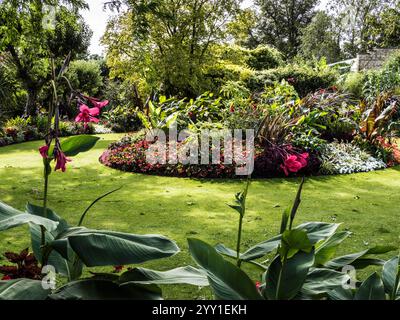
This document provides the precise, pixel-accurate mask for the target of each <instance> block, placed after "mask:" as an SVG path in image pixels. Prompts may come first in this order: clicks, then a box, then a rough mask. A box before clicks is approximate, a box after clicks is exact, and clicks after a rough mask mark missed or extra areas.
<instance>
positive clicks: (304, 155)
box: [297, 152, 310, 168]
mask: <svg viewBox="0 0 400 320" xmlns="http://www.w3.org/2000/svg"><path fill="white" fill-rule="evenodd" d="M309 157H310V155H309V154H308V153H306V152H305V153H302V154H301V155H299V156H297V160H298V161H299V162H300V163H301V165H302V168H305V167H307V164H308V161H307V160H308V158H309Z"/></svg>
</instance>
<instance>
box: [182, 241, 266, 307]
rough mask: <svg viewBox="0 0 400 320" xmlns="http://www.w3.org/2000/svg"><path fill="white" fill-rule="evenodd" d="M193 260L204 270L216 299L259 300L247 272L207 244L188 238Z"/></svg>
mask: <svg viewBox="0 0 400 320" xmlns="http://www.w3.org/2000/svg"><path fill="white" fill-rule="evenodd" d="M188 242H189V251H190V254H191V255H192V257H193V259H194V261H196V263H197V264H198V265H199V266H200V267H201V268H202V269H203V270H204V271H205V272H206V274H207V276H208V280H209V283H210V286H211V289H212V290H213V292H214V294H215V296H216V298H217V299H221V300H260V299H262V297H261V295H260V294H259V293H258V291H257V288H256V285H255V284H254V283H253V281H252V280H251V279H250V278H249V277H248V276H247V274H246V273H245V272H244V271H242V270H241V269H239V268H238V267H236V266H235V265H234V264H232V263H230V262H229V261H226V260H224V258H223V257H222V256H221V255H220V254H218V253H217V251H216V250H215V249H214V248H213V247H212V246H210V245H209V244H207V243H205V242H203V241H201V240H197V239H188Z"/></svg>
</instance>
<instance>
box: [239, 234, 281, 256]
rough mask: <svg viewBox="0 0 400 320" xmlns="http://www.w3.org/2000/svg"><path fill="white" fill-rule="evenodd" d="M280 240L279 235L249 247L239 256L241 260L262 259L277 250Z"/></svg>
mask: <svg viewBox="0 0 400 320" xmlns="http://www.w3.org/2000/svg"><path fill="white" fill-rule="evenodd" d="M281 238H282V237H281V236H280V235H279V236H276V237H273V238H271V239H269V240H266V241H263V242H261V243H259V244H257V245H255V246H253V247H251V248H250V249H248V250H247V251H246V252H245V253H243V254H242V255H241V258H242V260H244V261H251V260H255V259H259V258H262V257H264V256H265V255H267V254H269V253H271V252H272V251H274V250H276V249H278V247H279V244H280V243H281Z"/></svg>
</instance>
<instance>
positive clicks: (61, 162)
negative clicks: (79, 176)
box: [54, 150, 72, 172]
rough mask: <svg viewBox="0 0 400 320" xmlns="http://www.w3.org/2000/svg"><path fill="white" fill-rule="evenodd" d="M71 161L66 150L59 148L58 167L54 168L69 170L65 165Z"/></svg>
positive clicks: (63, 170)
mask: <svg viewBox="0 0 400 320" xmlns="http://www.w3.org/2000/svg"><path fill="white" fill-rule="evenodd" d="M71 161H72V160H71V159H68V158H67V157H66V156H65V154H64V152H62V151H61V150H58V151H57V156H56V167H55V169H54V170H55V171H57V170H60V169H61V171H62V172H65V171H66V170H67V169H66V166H65V165H66V164H67V162H71Z"/></svg>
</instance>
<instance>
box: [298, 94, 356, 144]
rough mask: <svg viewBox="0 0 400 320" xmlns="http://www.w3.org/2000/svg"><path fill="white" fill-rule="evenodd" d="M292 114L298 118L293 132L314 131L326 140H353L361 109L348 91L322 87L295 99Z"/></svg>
mask: <svg viewBox="0 0 400 320" xmlns="http://www.w3.org/2000/svg"><path fill="white" fill-rule="evenodd" d="M291 116H292V117H294V118H296V119H297V126H296V128H295V131H300V132H306V133H313V134H314V135H316V136H318V137H319V138H321V139H324V140H327V141H334V140H342V141H352V140H353V137H354V135H355V134H356V130H357V129H358V124H359V119H360V108H359V106H358V105H357V102H356V101H354V100H353V99H352V98H351V97H350V96H349V95H348V94H344V93H340V92H338V91H336V90H335V89H330V90H325V89H322V90H319V91H317V92H315V93H311V94H309V95H307V96H306V97H305V98H303V99H302V100H300V101H298V103H297V104H296V105H295V106H294V107H293V108H292V111H291Z"/></svg>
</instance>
